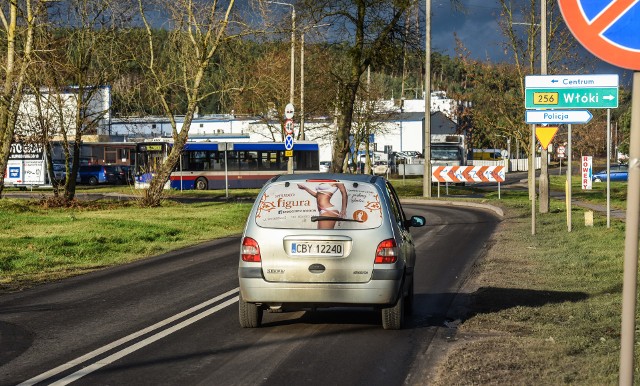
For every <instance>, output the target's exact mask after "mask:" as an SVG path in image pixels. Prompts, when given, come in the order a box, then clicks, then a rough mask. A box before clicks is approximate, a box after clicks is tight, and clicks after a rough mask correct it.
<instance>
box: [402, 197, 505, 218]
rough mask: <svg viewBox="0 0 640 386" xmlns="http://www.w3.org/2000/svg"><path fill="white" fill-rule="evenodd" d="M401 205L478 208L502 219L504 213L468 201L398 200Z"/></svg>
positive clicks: (491, 207) (498, 209)
mask: <svg viewBox="0 0 640 386" xmlns="http://www.w3.org/2000/svg"><path fill="white" fill-rule="evenodd" d="M400 202H401V203H402V204H427V205H441V206H462V207H468V208H479V209H484V210H489V211H491V212H494V213H495V214H496V215H498V216H500V217H504V211H503V210H502V208H499V207H497V206H495V205H491V204H484V203H480V202H469V201H442V200H431V199H419V198H404V199H400Z"/></svg>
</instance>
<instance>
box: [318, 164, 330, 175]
mask: <svg viewBox="0 0 640 386" xmlns="http://www.w3.org/2000/svg"><path fill="white" fill-rule="evenodd" d="M330 169H331V161H320V172H322V173H328V172H329V170H330Z"/></svg>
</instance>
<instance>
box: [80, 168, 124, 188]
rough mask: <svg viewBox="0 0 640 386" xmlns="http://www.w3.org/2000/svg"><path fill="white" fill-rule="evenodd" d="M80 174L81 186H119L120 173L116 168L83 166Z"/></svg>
mask: <svg viewBox="0 0 640 386" xmlns="http://www.w3.org/2000/svg"><path fill="white" fill-rule="evenodd" d="M78 174H79V175H80V183H81V184H89V185H98V184H117V183H119V181H120V177H119V172H118V170H116V167H115V166H109V165H81V166H80V169H79V171H78Z"/></svg>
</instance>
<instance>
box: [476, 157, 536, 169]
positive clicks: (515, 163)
mask: <svg viewBox="0 0 640 386" xmlns="http://www.w3.org/2000/svg"><path fill="white" fill-rule="evenodd" d="M540 162H541V161H540V157H536V169H540V166H541V165H540ZM467 164H468V165H474V166H504V167H505V168H507V171H509V172H526V171H527V170H529V159H528V158H512V159H508V160H500V161H484V160H469V161H468V162H467Z"/></svg>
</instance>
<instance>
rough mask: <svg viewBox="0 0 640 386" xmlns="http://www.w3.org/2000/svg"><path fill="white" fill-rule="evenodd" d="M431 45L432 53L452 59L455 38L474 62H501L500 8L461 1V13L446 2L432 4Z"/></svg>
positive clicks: (489, 1)
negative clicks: (438, 53)
mask: <svg viewBox="0 0 640 386" xmlns="http://www.w3.org/2000/svg"><path fill="white" fill-rule="evenodd" d="M432 1H433V3H432V5H431V8H432V13H433V16H432V30H431V42H432V43H431V44H432V46H433V49H434V50H435V51H438V52H441V53H443V54H448V55H455V48H456V41H455V37H454V34H455V35H456V36H457V37H458V39H460V41H461V42H462V43H463V44H464V46H465V47H466V48H467V49H468V50H469V52H470V54H471V57H472V58H473V59H482V60H487V59H488V60H491V61H492V62H502V61H505V60H508V59H509V58H508V56H506V55H505V53H504V46H503V42H504V37H503V36H502V33H501V31H500V28H499V26H498V17H499V14H500V6H499V4H498V2H497V1H494V0H462V6H463V8H464V9H463V10H462V11H459V10H456V9H454V7H453V6H452V4H451V1H449V0H432Z"/></svg>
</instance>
